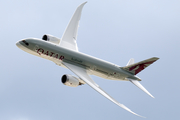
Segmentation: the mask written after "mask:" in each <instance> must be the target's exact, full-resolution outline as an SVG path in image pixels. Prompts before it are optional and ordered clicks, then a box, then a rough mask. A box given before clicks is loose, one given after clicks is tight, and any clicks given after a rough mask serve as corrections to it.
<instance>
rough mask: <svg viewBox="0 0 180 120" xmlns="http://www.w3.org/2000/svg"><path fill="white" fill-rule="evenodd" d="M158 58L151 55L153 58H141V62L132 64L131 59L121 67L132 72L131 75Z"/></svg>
mask: <svg viewBox="0 0 180 120" xmlns="http://www.w3.org/2000/svg"><path fill="white" fill-rule="evenodd" d="M158 59H159V58H157V57H153V58H150V59H147V60H143V61H141V62H138V63H134V64H132V63H133V62H134V60H133V59H131V60H130V61H129V62H128V65H127V66H125V67H122V69H123V70H125V71H127V72H129V73H131V74H133V75H136V74H138V73H139V72H141V71H142V70H144V69H145V68H146V67H148V66H149V65H150V64H152V63H154V62H155V61H156V60H158Z"/></svg>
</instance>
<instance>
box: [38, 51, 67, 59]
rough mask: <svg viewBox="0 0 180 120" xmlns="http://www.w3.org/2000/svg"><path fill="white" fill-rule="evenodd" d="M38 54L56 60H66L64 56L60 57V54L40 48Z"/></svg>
mask: <svg viewBox="0 0 180 120" xmlns="http://www.w3.org/2000/svg"><path fill="white" fill-rule="evenodd" d="M36 52H37V53H38V54H39V55H41V54H43V55H47V56H49V57H53V58H56V59H59V60H63V59H64V56H63V55H59V54H58V53H54V52H51V51H48V50H47V51H45V50H44V49H42V48H38V49H36Z"/></svg>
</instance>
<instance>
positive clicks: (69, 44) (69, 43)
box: [16, 2, 159, 117]
mask: <svg viewBox="0 0 180 120" xmlns="http://www.w3.org/2000/svg"><path fill="white" fill-rule="evenodd" d="M86 3H87V2H84V3H82V4H81V5H80V6H78V7H77V9H76V11H75V13H74V14H73V16H72V18H71V20H70V22H69V24H68V26H67V28H66V29H65V32H64V34H63V35H62V38H61V39H59V38H57V37H54V36H52V35H49V34H45V35H43V37H42V39H39V38H27V39H23V40H20V41H18V42H17V43H16V45H17V47H19V48H20V49H22V50H23V51H25V52H27V53H30V54H32V55H35V56H38V57H41V58H44V59H47V60H50V61H52V62H54V63H56V64H57V65H59V66H61V67H64V68H67V69H69V70H70V71H72V72H73V73H74V74H75V75H77V77H75V76H73V75H69V74H64V75H63V76H62V77H61V82H62V83H63V84H64V85H67V86H70V87H77V86H80V85H84V84H88V85H89V86H90V87H92V88H93V89H95V90H96V91H97V92H99V93H100V94H102V95H103V96H104V97H106V98H107V99H109V100H110V101H112V102H113V103H115V104H116V105H118V106H120V107H122V108H123V109H125V110H127V111H129V112H130V113H132V114H134V115H137V116H140V115H138V114H136V113H135V112H133V111H131V110H130V109H129V108H127V107H126V106H125V105H123V104H121V103H119V102H118V101H116V100H115V99H114V98H112V97H111V96H110V95H109V94H107V93H106V92H105V91H104V90H102V89H101V88H100V87H99V85H97V84H96V83H95V82H94V81H93V80H92V79H91V77H90V75H95V76H98V77H101V78H105V79H109V80H118V81H130V82H131V83H133V84H134V85H136V86H137V87H139V88H140V89H141V90H143V91H144V92H145V93H147V94H148V95H149V96H151V97H153V96H152V95H151V94H150V93H149V92H148V91H147V90H146V89H145V88H144V87H143V86H142V85H141V84H140V83H139V81H141V79H140V78H139V77H137V76H136V75H137V74H138V73H139V72H141V71H142V70H144V69H145V68H146V67H148V66H149V65H150V64H152V63H154V62H155V61H156V60H158V59H159V58H157V57H152V58H150V59H146V60H143V61H141V62H138V63H134V59H130V60H129V62H128V63H127V65H126V66H124V67H120V66H118V65H115V64H112V63H110V62H107V61H104V60H101V59H98V58H96V57H92V56H90V55H87V54H84V53H81V52H79V51H78V47H77V43H76V40H77V32H78V27H79V21H80V18H81V11H82V8H83V6H84V5H85V4H86ZM153 98H154V97H153ZM140 117H143V116H140Z"/></svg>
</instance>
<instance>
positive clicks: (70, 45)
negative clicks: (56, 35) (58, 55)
mask: <svg viewBox="0 0 180 120" xmlns="http://www.w3.org/2000/svg"><path fill="white" fill-rule="evenodd" d="M86 3H87V2H84V3H82V4H81V5H80V6H79V7H78V8H77V9H76V11H75V13H74V15H73V16H72V18H71V20H70V22H69V24H68V26H67V28H66V30H65V32H64V34H63V36H62V38H61V41H60V44H59V45H60V46H61V47H65V48H67V49H71V50H74V51H78V47H77V43H76V39H77V32H78V27H79V20H80V18H81V11H82V8H83V6H84V5H85V4H86Z"/></svg>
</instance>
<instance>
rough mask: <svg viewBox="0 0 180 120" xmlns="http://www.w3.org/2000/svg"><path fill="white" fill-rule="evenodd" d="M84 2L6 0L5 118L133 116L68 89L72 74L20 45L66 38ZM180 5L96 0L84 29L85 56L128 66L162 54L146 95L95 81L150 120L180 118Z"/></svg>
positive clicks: (147, 74)
mask: <svg viewBox="0 0 180 120" xmlns="http://www.w3.org/2000/svg"><path fill="white" fill-rule="evenodd" d="M83 2H85V1H83V0H64V1H62V0H51V1H49V0H39V1H37V0H16V1H12V0H6V1H1V2H0V15H1V19H0V36H1V47H0V54H1V62H0V66H1V69H0V70H1V74H0V75H1V79H0V120H59V119H66V120H84V119H86V120H92V119H98V120H99V119H113V120H120V119H128V120H130V119H133V120H139V119H142V118H139V117H136V116H134V115H132V114H130V113H129V112H127V111H125V110H124V109H122V108H120V107H118V106H117V105H115V104H114V103H112V102H110V101H109V100H108V99H106V98H104V97H103V96H102V95H100V94H99V93H97V92H96V91H94V90H93V89H92V88H90V87H89V86H88V85H84V86H79V87H77V88H71V87H68V86H65V85H63V84H62V83H61V82H60V78H61V76H62V75H63V74H72V73H71V72H70V71H69V70H67V69H64V68H61V67H59V66H57V65H55V64H54V63H52V62H50V61H47V60H44V59H42V58H38V57H36V56H33V55H30V54H28V53H25V52H24V51H22V50H20V49H18V48H17V47H16V45H15V43H16V42H17V41H18V40H21V39H23V38H28V37H35V38H41V37H42V36H43V35H44V34H51V35H54V36H57V37H59V38H61V36H62V34H63V32H64V30H65V28H66V26H67V24H68V22H69V20H70V18H71V16H72V14H73V13H74V11H75V9H76V8H77V6H78V5H80V4H81V3H83ZM179 6H180V1H179V0H171V1H169V0H136V1H134V0H111V1H101V0H99V1H97V0H89V1H88V3H87V4H86V5H85V6H84V8H83V12H82V16H81V21H80V28H79V31H78V41H77V43H78V47H79V50H80V51H81V52H83V53H86V54H89V55H92V56H95V57H98V58H101V59H104V60H107V61H109V62H112V63H115V64H118V65H120V66H125V65H126V64H127V62H128V60H129V59H130V58H134V59H135V62H138V61H141V60H144V59H147V58H150V57H159V58H160V60H158V61H157V62H155V63H154V64H153V65H151V66H150V67H148V68H147V69H146V70H144V71H143V72H141V73H140V74H138V76H139V77H140V78H141V79H142V82H141V84H142V85H143V86H144V87H145V88H147V90H148V91H149V92H150V93H151V94H152V95H153V96H155V99H153V98H151V97H149V96H148V95H146V94H145V93H144V92H143V91H141V90H140V89H139V88H137V87H136V86H134V85H133V84H131V83H130V82H121V81H110V80H105V79H102V78H98V77H94V76H92V78H93V79H94V81H95V82H97V83H98V84H99V85H100V86H101V87H102V88H103V89H104V90H105V91H106V92H107V93H109V94H110V95H111V96H113V98H115V99H116V100H117V101H119V102H120V103H123V104H125V105H126V106H127V107H129V108H130V109H131V110H133V111H134V112H136V113H138V114H140V115H143V116H146V117H147V119H146V120H159V119H164V120H169V119H179V118H180V117H179V108H180V104H179V101H180V94H179V91H180V87H179V85H180V80H179V76H178V75H179V66H180V65H179V61H180V57H179V52H180V22H179V21H180V7H179Z"/></svg>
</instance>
